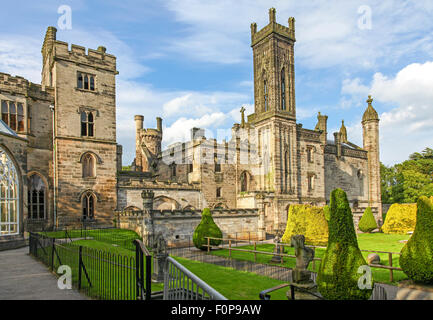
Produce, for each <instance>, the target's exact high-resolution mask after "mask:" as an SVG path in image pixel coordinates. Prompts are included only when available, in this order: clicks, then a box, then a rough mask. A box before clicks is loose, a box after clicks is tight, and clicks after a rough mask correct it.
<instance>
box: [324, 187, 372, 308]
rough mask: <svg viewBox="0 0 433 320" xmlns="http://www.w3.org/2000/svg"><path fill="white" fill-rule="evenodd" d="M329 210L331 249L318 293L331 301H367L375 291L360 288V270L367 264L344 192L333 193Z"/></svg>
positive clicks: (327, 251)
mask: <svg viewBox="0 0 433 320" xmlns="http://www.w3.org/2000/svg"><path fill="white" fill-rule="evenodd" d="M330 210H331V217H330V220H329V239H328V247H327V248H326V252H325V255H324V257H323V259H322V261H321V264H320V268H319V273H318V275H317V285H318V290H319V292H320V293H321V294H322V296H323V297H324V298H325V299H328V300H367V299H368V298H369V297H370V296H371V293H372V289H363V290H361V289H360V288H359V287H358V280H359V278H360V277H361V276H362V274H359V273H358V268H359V267H360V266H365V265H367V262H366V261H365V260H364V258H363V256H362V254H361V251H360V250H359V247H358V241H357V239H356V233H355V227H354V225H353V216H352V211H351V209H350V206H349V202H348V201H347V196H346V193H345V192H344V191H343V190H341V189H336V190H334V191H332V193H331V203H330ZM372 281H373V279H372ZM371 285H372V286H371V287H373V283H372V284H371Z"/></svg>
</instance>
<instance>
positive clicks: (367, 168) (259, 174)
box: [118, 8, 381, 232]
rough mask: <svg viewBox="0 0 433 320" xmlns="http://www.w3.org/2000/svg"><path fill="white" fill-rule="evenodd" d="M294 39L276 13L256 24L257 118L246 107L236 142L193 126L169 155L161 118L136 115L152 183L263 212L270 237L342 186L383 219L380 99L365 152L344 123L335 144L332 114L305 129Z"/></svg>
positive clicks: (141, 160)
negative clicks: (147, 123)
mask: <svg viewBox="0 0 433 320" xmlns="http://www.w3.org/2000/svg"><path fill="white" fill-rule="evenodd" d="M295 42H296V39H295V19H294V18H289V20H288V26H287V27H286V26H283V25H280V24H278V23H277V22H276V12H275V9H274V8H272V9H270V10H269V24H268V25H267V26H265V27H264V28H263V29H261V30H259V31H258V30H257V25H256V24H255V23H253V24H251V47H252V50H253V65H254V113H253V114H251V115H248V117H247V120H246V119H245V115H244V111H245V110H244V109H241V113H242V120H241V123H240V124H234V126H233V128H232V137H231V139H230V140H229V141H223V142H221V143H218V142H217V141H216V140H214V139H206V138H205V136H204V130H202V129H200V128H193V129H191V140H190V141H188V142H185V143H175V144H173V145H170V146H169V147H168V148H167V149H166V150H162V151H161V141H162V138H163V131H162V120H161V118H158V119H157V129H145V128H143V117H142V116H136V117H135V122H136V158H135V162H134V163H133V170H135V172H142V173H146V174H147V176H146V178H145V179H144V180H146V181H158V183H161V181H165V182H166V183H169V184H170V185H173V184H176V185H179V184H181V185H184V186H186V185H190V186H194V187H195V189H196V190H197V193H201V195H200V197H201V198H203V199H204V201H202V202H201V203H202V206H201V207H200V208H202V207H203V205H206V206H209V207H210V208H213V209H229V208H237V209H240V208H257V209H258V210H259V212H261V213H262V214H263V215H264V223H265V229H266V231H267V232H273V231H274V230H281V229H283V228H284V227H285V224H286V221H287V212H288V208H289V206H290V205H291V204H299V203H301V204H312V205H317V206H323V205H325V204H326V203H328V202H329V198H330V193H331V191H332V190H334V189H335V188H342V189H343V190H345V191H346V193H347V195H348V198H349V201H350V203H351V206H352V208H353V212H354V214H355V216H359V215H360V214H362V212H363V210H364V209H365V208H366V207H367V206H371V207H372V208H373V212H374V213H375V214H376V217H377V219H379V217H381V214H380V213H381V200H380V163H379V117H378V114H377V112H376V111H375V110H374V108H373V106H372V102H373V100H372V99H371V97H369V99H368V101H367V103H368V107H367V110H366V111H365V113H364V116H363V120H362V127H363V142H364V143H363V147H359V146H357V145H355V144H353V143H351V142H350V141H349V140H348V136H347V129H346V127H345V125H344V121H343V123H342V126H341V129H340V131H339V132H335V133H333V137H332V138H331V139H328V132H327V120H328V117H327V116H326V115H322V114H320V113H319V114H318V117H317V118H318V122H317V125H316V127H315V128H314V130H311V129H306V128H303V127H302V124H299V123H297V122H296V102H295V101H296V100H295V71H294V69H295V62H294V45H295ZM123 198H124V199H126V198H127V197H126V198H125V197H123ZM165 200H166V201H167V203H169V202H177V203H178V205H177V207H176V209H181V208H182V205H180V201H179V195H178V194H175V193H167V194H165ZM184 200H185V198H184ZM125 201H126V202H127V203H126V204H127V205H132V204H133V203H132V202H130V201H129V200H127V199H126V200H125ZM190 201H193V199H190ZM162 203H163V202H161V203H160V202H158V203H157V204H156V205H154V209H158V208H159V206H160V205H162ZM196 203H197V201H195V202H194V206H195V204H196ZM188 206H191V203H189V202H188V200H186V201H184V207H188ZM194 206H193V207H194ZM118 209H119V210H121V209H122V208H121V207H119V208H118ZM357 220H358V219H355V223H356V222H357Z"/></svg>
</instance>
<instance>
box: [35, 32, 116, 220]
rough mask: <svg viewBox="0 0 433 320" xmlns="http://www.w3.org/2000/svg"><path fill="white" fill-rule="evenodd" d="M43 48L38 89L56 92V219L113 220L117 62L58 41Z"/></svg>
mask: <svg viewBox="0 0 433 320" xmlns="http://www.w3.org/2000/svg"><path fill="white" fill-rule="evenodd" d="M56 31H57V30H56V28H54V27H48V30H47V32H46V35H45V40H44V44H43V47H42V57H43V69H42V86H46V87H52V88H53V89H54V97H55V103H54V111H53V112H54V123H53V127H54V150H55V151H54V153H55V154H54V159H55V163H54V167H55V191H56V195H57V199H56V207H57V211H58V216H57V218H58V219H57V220H58V222H59V221H60V223H62V219H63V220H71V219H72V218H73V220H74V221H79V220H80V219H83V218H84V219H98V220H99V221H101V220H106V221H107V222H108V221H110V222H111V219H112V215H113V210H114V209H115V208H116V203H117V196H116V172H117V143H116V99H115V96H116V92H115V77H116V75H117V74H118V72H117V70H116V57H115V56H113V55H111V54H108V53H106V49H105V48H104V47H102V46H101V47H99V48H98V49H97V50H92V49H88V50H87V52H86V49H85V48H84V47H81V46H78V45H74V44H72V45H71V50H69V48H68V44H67V43H65V42H62V41H58V40H57V39H56Z"/></svg>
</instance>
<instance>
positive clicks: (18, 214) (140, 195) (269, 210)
mask: <svg viewBox="0 0 433 320" xmlns="http://www.w3.org/2000/svg"><path fill="white" fill-rule="evenodd" d="M295 41H296V39H295V20H294V18H290V19H289V20H288V26H283V25H280V24H278V23H277V22H276V13H275V9H273V8H272V9H270V11H269V24H268V25H267V26H265V27H264V28H263V29H261V30H257V25H256V24H255V23H253V24H252V25H251V46H252V51H253V66H254V113H253V114H251V115H248V116H247V117H245V114H244V111H245V110H244V109H242V110H241V112H242V121H241V123H239V124H234V125H233V128H232V135H231V137H229V138H227V139H226V140H224V141H221V142H218V141H216V140H214V139H207V138H206V137H205V135H204V130H203V129H200V128H191V140H190V141H188V142H184V143H182V142H179V143H176V144H173V145H171V146H169V147H168V148H166V149H165V150H162V148H161V143H162V139H163V124H162V119H161V118H157V123H156V128H155V129H153V128H143V116H139V115H137V116H135V119H134V120H135V127H136V157H135V160H134V163H133V165H132V170H131V171H122V162H121V156H122V148H121V146H120V145H118V144H117V140H116V95H115V78H116V75H117V74H118V71H117V69H116V57H114V56H113V55H111V54H109V53H107V52H106V49H105V48H104V47H99V48H98V49H97V50H92V49H88V50H87V51H86V49H85V48H83V47H81V46H77V45H73V44H72V45H71V46H70V47H69V46H68V44H67V43H65V42H62V41H59V40H57V39H56V29H55V28H54V27H49V28H48V30H47V32H46V35H45V39H44V42H43V45H42V62H43V63H42V81H41V84H34V83H31V82H30V81H28V80H26V79H24V78H22V77H19V76H11V75H9V74H4V73H0V106H1V121H0V161H1V162H2V166H1V167H0V170H1V171H0V178H1V186H0V189H1V190H0V207H1V221H0V228H1V229H0V247H1V244H2V243H5V242H9V243H11V242H13V241H22V239H23V233H24V231H30V230H41V229H43V228H51V227H53V226H62V225H66V224H68V223H69V222H71V221H82V220H88V221H93V220H98V221H102V222H104V223H107V224H109V223H112V222H113V220H114V219H116V220H117V222H119V221H120V220H122V221H123V222H125V221H129V222H131V221H135V222H136V223H138V222H139V220H137V219H138V218H137V217H139V216H140V215H143V214H144V213H146V215H147V218H146V219H147V220H146V221H148V222H149V225H152V228H153V229H152V230H154V231H156V230H159V231H161V232H165V234H166V236H168V237H172V238H173V239H178V238H182V237H186V236H187V235H190V234H191V232H192V230H193V228H194V226H195V225H196V224H197V223H198V222H199V219H200V214H199V210H201V209H203V208H204V207H210V208H211V209H213V211H214V215H215V220H216V221H220V222H219V223H220V225H221V226H223V227H222V229H223V232H224V233H225V234H230V233H231V234H234V233H235V232H243V231H245V230H248V231H250V232H252V231H257V230H260V231H261V232H273V231H275V230H278V229H279V230H281V229H283V228H284V226H285V222H286V219H287V210H288V207H289V206H290V204H298V203H305V204H313V205H318V206H322V205H324V204H326V203H327V202H328V201H329V196H330V192H331V191H332V190H333V189H335V188H337V187H339V188H342V189H343V190H345V191H346V192H347V195H348V198H349V201H350V202H351V205H352V207H353V211H354V213H357V212H362V210H363V208H365V207H367V206H372V207H373V211H374V213H375V214H376V215H377V217H380V214H379V213H380V211H381V200H380V164H379V117H378V114H377V112H376V111H375V110H374V108H373V106H372V101H373V100H372V99H371V98H369V99H368V101H367V103H368V107H367V110H366V111H365V113H364V116H363V120H362V127H363V146H362V147H358V146H356V145H355V144H353V143H351V142H350V141H349V140H348V136H347V131H346V128H345V126H344V123H343V124H342V127H341V129H340V131H339V132H336V133H333V134H332V135H328V132H327V118H328V117H327V116H326V115H322V114H320V113H319V115H318V122H317V126H316V127H315V128H314V129H306V128H303V127H302V125H301V124H299V123H297V122H296V100H295V61H294V44H295ZM131 120H132V119H131ZM128 219H129V220H128ZM134 219H135V220H134ZM129 222H128V223H129ZM128 223H127V224H128ZM142 225H143V226H144V225H145V224H144V223H142ZM143 228H144V227H143ZM169 240H170V239H169Z"/></svg>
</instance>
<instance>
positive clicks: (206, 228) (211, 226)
mask: <svg viewBox="0 0 433 320" xmlns="http://www.w3.org/2000/svg"><path fill="white" fill-rule="evenodd" d="M206 237H212V238H222V237H223V233H222V232H221V230H220V228H219V227H218V226H217V225H216V223H215V222H214V221H213V218H212V215H211V213H210V209H209V208H205V209H203V212H202V214H201V221H200V223H199V224H198V226H197V227H196V228H195V230H194V234H193V237H192V241H193V243H194V246H195V247H196V248H198V249H200V250H207V247H206V246H205V245H207V239H206ZM220 243H221V240H215V239H211V240H210V245H212V246H217V245H219V244H220Z"/></svg>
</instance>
